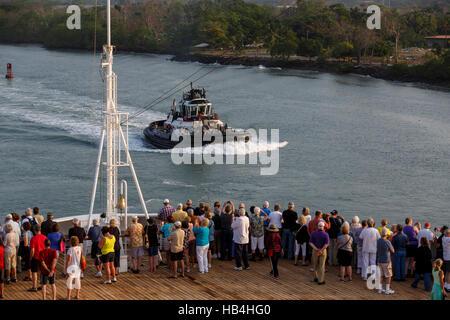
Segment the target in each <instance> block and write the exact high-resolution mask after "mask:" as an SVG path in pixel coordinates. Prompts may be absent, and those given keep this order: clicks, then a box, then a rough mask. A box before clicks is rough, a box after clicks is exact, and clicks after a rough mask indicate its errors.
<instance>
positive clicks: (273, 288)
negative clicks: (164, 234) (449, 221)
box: [4, 258, 430, 300]
mask: <svg viewBox="0 0 450 320" xmlns="http://www.w3.org/2000/svg"><path fill="white" fill-rule="evenodd" d="M89 260H90V259H89ZM233 266H234V263H233V262H231V261H219V260H215V259H214V260H213V266H212V268H211V269H210V270H209V272H208V273H207V274H203V275H200V274H198V272H197V271H198V269H197V268H192V267H191V272H190V273H186V277H185V278H178V279H169V278H168V276H169V270H168V268H167V267H166V266H160V267H159V268H158V269H157V273H156V274H150V273H149V272H148V271H147V270H148V264H147V258H145V259H144V267H143V268H142V270H141V273H139V274H133V273H121V274H120V275H119V277H118V282H117V283H113V284H112V285H104V284H103V280H104V279H105V275H104V276H103V278H102V279H98V278H95V277H94V274H95V272H96V270H95V267H94V266H93V263H92V261H88V269H87V270H86V272H85V277H84V279H83V280H82V282H81V299H86V300H192V299H195V300H197V299H198V300H216V299H224V300H255V299H256V300H259V299H268V300H287V299H289V300H344V299H345V300H360V299H364V300H373V299H378V300H395V299H404V300H428V299H429V296H430V293H428V292H426V291H425V290H423V289H422V288H419V289H413V288H411V286H410V284H411V282H412V279H408V281H406V282H393V283H392V288H393V289H394V290H395V294H394V295H391V296H386V295H384V294H378V293H377V292H376V291H374V290H369V289H367V287H366V284H365V282H363V281H362V280H361V277H360V276H359V275H354V277H353V278H354V281H353V283H340V282H339V281H338V277H337V272H338V269H337V267H328V272H327V273H326V277H325V281H326V284H325V285H323V286H318V285H317V284H316V283H314V282H312V281H311V280H312V272H310V271H309V267H302V266H294V265H293V264H292V261H286V260H281V261H280V265H279V271H280V279H279V280H275V279H273V278H271V277H270V276H269V271H270V264H269V262H268V261H267V260H264V261H258V262H251V263H250V267H251V270H244V271H234V270H233ZM62 270H63V266H62V258H60V259H59V262H58V265H57V280H56V286H57V298H58V299H64V298H65V295H66V280H65V279H63V278H62V275H61V273H62ZM24 276H25V274H24V273H22V274H21V275H19V281H18V282H17V283H11V284H10V285H5V296H4V299H11V300H38V299H41V292H40V291H39V292H37V293H33V292H28V291H27V289H28V288H30V287H31V282H24V281H20V279H21V278H23V277H24ZM420 285H422V286H423V283H421V284H420ZM47 290H48V289H47ZM50 296H51V292H50V291H48V292H47V299H49V298H50Z"/></svg>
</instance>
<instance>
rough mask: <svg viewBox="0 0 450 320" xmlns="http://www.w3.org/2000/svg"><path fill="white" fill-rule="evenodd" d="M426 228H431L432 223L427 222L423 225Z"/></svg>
mask: <svg viewBox="0 0 450 320" xmlns="http://www.w3.org/2000/svg"><path fill="white" fill-rule="evenodd" d="M423 226H424V227H425V228H429V227H431V224H430V223H429V222H425V224H424V225H423Z"/></svg>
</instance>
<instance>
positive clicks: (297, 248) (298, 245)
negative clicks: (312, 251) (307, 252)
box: [292, 215, 306, 266]
mask: <svg viewBox="0 0 450 320" xmlns="http://www.w3.org/2000/svg"><path fill="white" fill-rule="evenodd" d="M305 225H306V218H305V216H303V215H301V216H299V217H298V219H297V223H296V224H295V227H294V229H293V230H292V231H293V232H295V240H296V241H295V255H294V266H296V265H298V263H297V262H298V255H299V254H300V248H301V246H302V245H301V243H300V240H301V239H300V229H301V228H302V227H303V226H305ZM303 251H304V250H302V257H303ZM302 260H304V259H302ZM302 263H305V261H302Z"/></svg>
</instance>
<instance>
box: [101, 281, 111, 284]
mask: <svg viewBox="0 0 450 320" xmlns="http://www.w3.org/2000/svg"><path fill="white" fill-rule="evenodd" d="M111 283H112V282H111V280H105V282H103V284H111Z"/></svg>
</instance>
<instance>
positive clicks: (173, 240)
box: [168, 221, 185, 279]
mask: <svg viewBox="0 0 450 320" xmlns="http://www.w3.org/2000/svg"><path fill="white" fill-rule="evenodd" d="M184 235H185V232H184V230H182V229H181V222H180V221H176V222H175V230H174V231H172V232H171V233H170V236H169V237H168V240H169V241H170V261H171V262H172V271H173V275H172V276H169V278H175V279H176V278H177V270H178V261H180V266H181V274H180V277H182V278H184V260H183V240H184Z"/></svg>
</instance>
